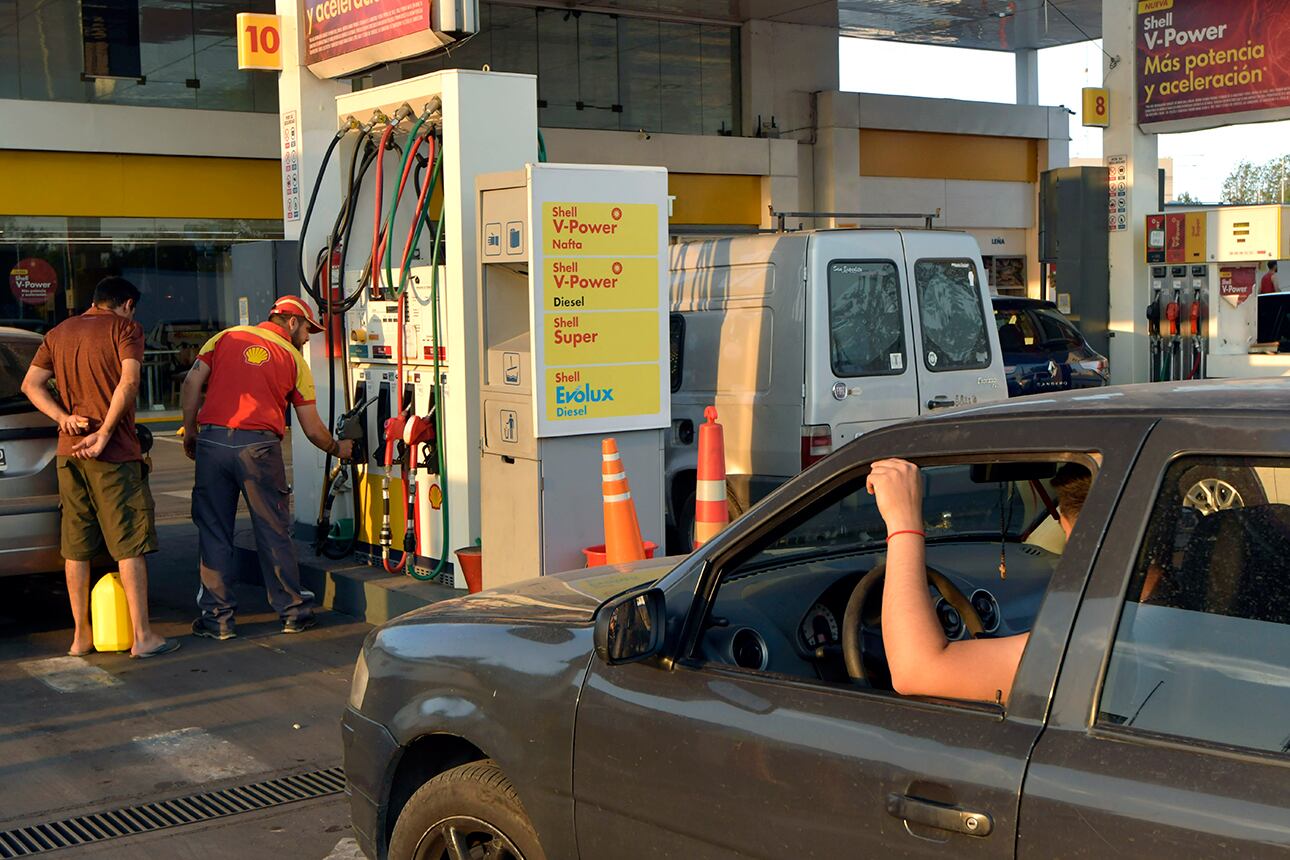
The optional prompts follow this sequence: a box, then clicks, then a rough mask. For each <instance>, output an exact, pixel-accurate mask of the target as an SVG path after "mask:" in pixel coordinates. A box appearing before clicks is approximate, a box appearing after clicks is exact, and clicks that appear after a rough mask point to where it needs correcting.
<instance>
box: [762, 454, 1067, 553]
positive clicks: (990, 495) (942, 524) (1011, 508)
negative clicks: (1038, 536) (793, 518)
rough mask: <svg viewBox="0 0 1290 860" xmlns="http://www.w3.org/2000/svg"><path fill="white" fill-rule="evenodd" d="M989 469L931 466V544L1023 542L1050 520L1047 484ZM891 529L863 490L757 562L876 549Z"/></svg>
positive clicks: (792, 532) (926, 494)
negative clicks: (999, 475) (1010, 477)
mask: <svg viewBox="0 0 1290 860" xmlns="http://www.w3.org/2000/svg"><path fill="white" fill-rule="evenodd" d="M991 468H992V467H989V466H984V465H967V464H956V465H952V466H928V467H926V468H923V469H922V470H921V474H922V476H923V499H924V509H923V514H924V520H925V522H924V528H925V529H926V532H927V540H928V542H929V543H931V542H940V541H947V540H989V541H997V540H999V537H1000V535H1001V534H1002V535H1004V536H1005V537H1006V540H1009V541H1020V540H1022V539H1024V538H1025V537H1026V536H1027V535H1028V534H1029V533H1030V532H1031V531H1032V530H1033V529H1034V527H1035V526H1036V525H1037V524H1038V523H1039V522H1040V521H1042V519H1043V518H1044V517H1046V516H1048V507H1047V505H1046V504H1045V502H1044V499H1043V495H1041V493H1042V494H1044V495H1047V496H1048V497H1049V498H1050V499H1051V498H1052V497H1053V493H1052V491H1051V490H1050V489H1049V488H1048V486H1047V481H1046V480H1038V481H1032V480H1029V479H1022V480H991V478H993V477H995V476H994V475H992V474H991V473H990V471H989V469H991ZM886 536H887V526H886V523H884V522H883V519H882V515H881V514H880V513H879V512H878V506H877V504H875V502H874V499H873V496H871V495H869V493H868V492H867V491H865V490H864V489H861V490H860V491H858V492H852V493H851V494H849V495H847V496H844V497H843V498H841V499H840V500H839V501H838V502H836V503H835V504H831V505H827V506H826V507H824V508H823V509H822V510H820V511H819V512H818V513H816V514H815V515H813V516H811V517H809V518H808V519H806V520H805V521H802V522H799V523H797V524H796V525H794V526H792V527H791V528H790V529H789V530H788V531H787V532H786V533H784V534H783V535H782V536H781V537H780V538H779V539H778V540H775V541H773V542H772V543H770V544H769V545H768V546H766V548H765V549H764V550H763V551H762V552H761V553H759V555H758V556H757V557H754V558H751V559H749V561H748V564H749V565H755V564H757V562H758V561H760V560H766V561H770V560H774V561H776V562H782V561H783V560H784V558H785V557H786V556H792V555H796V554H798V553H805V554H819V553H834V552H838V551H852V550H856V549H863V548H866V547H877V546H881V545H882V544H883V543H884V540H885V538H886Z"/></svg>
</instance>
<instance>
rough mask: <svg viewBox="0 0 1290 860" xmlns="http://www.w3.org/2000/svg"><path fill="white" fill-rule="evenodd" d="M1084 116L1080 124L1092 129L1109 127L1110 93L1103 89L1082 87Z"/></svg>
mask: <svg viewBox="0 0 1290 860" xmlns="http://www.w3.org/2000/svg"><path fill="white" fill-rule="evenodd" d="M1083 95H1084V115H1083V116H1082V117H1081V124H1082V125H1086V126H1092V127H1094V128H1107V127H1109V126H1110V125H1111V112H1110V110H1109V108H1110V102H1111V92H1110V90H1107V89H1105V88H1104V87H1084V90H1083Z"/></svg>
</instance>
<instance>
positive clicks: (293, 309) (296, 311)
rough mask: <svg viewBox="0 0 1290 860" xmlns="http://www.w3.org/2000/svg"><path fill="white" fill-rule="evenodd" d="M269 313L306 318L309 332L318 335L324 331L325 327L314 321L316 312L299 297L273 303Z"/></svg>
mask: <svg viewBox="0 0 1290 860" xmlns="http://www.w3.org/2000/svg"><path fill="white" fill-rule="evenodd" d="M269 313H270V314H289V315H291V316H296V317H304V318H305V322H306V323H308V324H309V331H311V332H314V333H317V332H320V331H322V330H323V327H322V326H320V325H319V324H318V323H317V322H316V321H315V320H314V312H313V311H312V310H311V309H310V308H309V304H308V303H307V302H306V301H305V300H304V299H302V298H300V297H299V296H283V297H282V298H280V299H278V300H277V301H276V302H274V303H273V307H271V308H269Z"/></svg>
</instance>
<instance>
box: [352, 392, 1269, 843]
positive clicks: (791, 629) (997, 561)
mask: <svg viewBox="0 0 1290 860" xmlns="http://www.w3.org/2000/svg"><path fill="white" fill-rule="evenodd" d="M893 456H899V457H904V458H908V459H910V460H913V461H914V462H916V463H918V464H919V465H920V467H921V470H922V472H921V473H922V476H923V481H924V519H925V530H926V533H927V541H926V546H927V563H928V565H929V566H930V567H931V568H935V569H936V570H937V571H940V572H941V573H942V574H944V577H945V578H946V580H947V582H948V584H946V585H942V586H941V587H940V591H941V592H942V593H937V592H936V591H935V590H934V591H933V595H934V597H935V599H936V600H937V615H938V617H939V619H940V622H941V625H942V627H943V629H944V632H945V634H946V636H947V637H949V638H951V639H958V638H963V637H966V636H972V635H976V636H1006V635H1012V634H1017V633H1022V632H1029V633H1030V636H1029V639H1028V644H1027V645H1026V646H1025V652H1024V655H1023V657H1022V659H1021V663H1020V667H1019V669H1018V671H1017V674H1016V678H1015V681H1014V683H1013V686H1012V689H1011V694H1010V696H1007V697H1006V699H1005V697H1003V696H1000V697H999V700H998V701H995V702H968V701H958V700H945V699H932V698H926V697H917V696H902V695H899V694H897V693H895V692H894V691H893V690H892V689H891V683H890V680H889V676H888V673H887V669H886V661H885V657H884V652H883V639H882V622H883V619H882V602H881V600H880V599H878V598H877V596H876V593H877V591H878V589H875V588H871V587H868V586H872V585H873V580H872V577H871V576H869V574H870V573H871V572H872V571H873V570H874V568H875V567H876V566H877V565H878V564H879V563H880V562H881V561H882V560H883V558H884V553H885V544H884V537H885V525H884V523H883V521H882V519H881V517H879V515H878V513H877V511H876V509H875V506H874V502H873V497H872V496H869V495H868V494H867V492H866V491H865V488H864V487H865V476H866V474H867V471H868V467H869V464H870V463H871V462H873V461H874V460H876V459H880V458H886V457H893ZM1070 462H1074V463H1079V464H1082V465H1083V466H1084V467H1085V468H1087V469H1088V470H1090V472H1091V473H1092V475H1093V480H1092V487H1091V491H1090V493H1089V495H1088V498H1087V501H1086V502H1085V503H1084V506H1083V511H1082V513H1080V514H1079V516H1078V520H1077V522H1076V524H1075V527H1074V531H1073V533H1072V535H1071V538H1070V541H1069V543H1067V542H1066V540H1065V538H1064V535H1063V532H1062V531H1061V529H1060V528H1058V527H1057V523H1056V521H1055V515H1056V510H1055V506H1054V504H1053V499H1054V498H1056V496H1055V494H1054V492H1053V487H1052V484H1051V481H1050V479H1051V478H1052V476H1053V475H1054V474H1055V472H1056V470H1057V468H1058V466H1059V465H1061V464H1064V463H1070ZM592 477H593V478H594V476H592ZM485 551H487V548H485ZM866 583H868V586H866ZM929 587H930V586H929ZM848 622H849V623H848ZM849 667H854V668H849ZM1005 701H1006V704H1005ZM1287 715H1290V380H1283V379H1278V380H1255V381H1246V382H1215V381H1205V382H1196V383H1182V384H1177V385H1171V386H1168V387H1167V388H1166V387H1164V386H1126V387H1121V388H1115V389H1108V390H1107V391H1105V392H1101V393H1099V394H1098V395H1097V396H1096V397H1090V396H1089V395H1088V394H1087V393H1085V392H1067V393H1063V394H1057V395H1054V396H1053V397H1051V398H1043V402H1034V401H1029V402H1028V401H1027V400H1026V399H1021V400H1013V401H1008V402H1005V403H999V404H993V405H990V406H984V407H978V408H971V409H965V410H960V411H958V412H956V413H952V414H944V415H940V416H937V417H933V418H930V419H925V420H922V421H917V422H910V423H906V424H902V425H897V426H894V427H890V428H886V429H883V430H877V431H874V432H872V433H868V434H865V435H864V436H862V437H860V438H859V439H857V440H856V441H854V442H852V443H850V444H848V445H846V446H845V447H843V448H842V449H841V450H839V451H838V452H836V453H834V454H833V455H831V456H829V457H828V458H826V459H825V460H823V461H821V462H820V463H818V464H816V465H815V466H813V467H811V468H809V469H808V470H806V471H805V472H803V473H802V474H801V475H799V476H798V477H796V478H794V479H793V480H791V481H789V482H788V483H786V484H784V485H783V486H781V487H780V488H778V489H777V490H775V491H774V492H773V493H771V494H770V495H769V496H768V497H767V498H766V499H765V500H764V501H762V502H761V503H760V504H758V505H757V506H755V507H754V508H753V509H752V510H751V511H749V512H748V513H747V514H746V515H745V516H744V517H742V518H740V519H739V520H738V521H737V522H735V523H734V524H732V525H731V526H730V527H729V528H728V529H727V530H726V531H725V532H723V533H722V534H721V535H719V536H718V537H717V538H716V539H714V540H713V541H711V542H710V543H708V544H707V545H705V546H704V547H703V548H702V549H700V550H699V551H697V552H695V553H694V554H693V555H691V556H688V557H685V558H681V559H676V558H672V559H666V560H662V561H654V562H642V563H639V564H636V565H634V566H623V567H610V568H598V569H592V570H586V571H577V572H572V573H565V574H560V575H555V576H548V577H545V578H541V579H536V580H530V581H528V582H524V583H519V584H516V585H514V586H511V587H508V588H504V589H499V590H495V591H490V592H484V593H481V594H477V595H473V596H470V597H464V598H459V599H454V600H450V601H447V602H444V603H439V604H436V605H433V606H430V607H427V608H425V609H422V610H418V611H416V612H413V613H411V614H408V615H406V616H403V617H401V618H399V619H396V620H394V621H392V622H390V623H389V624H386V625H385V626H383V627H381V628H379V629H377V630H375V631H373V632H372V633H371V634H370V635H369V637H368V639H367V641H366V643H365V647H364V650H363V653H362V656H361V657H360V659H359V662H358V665H357V668H356V671H355V675H354V681H353V686H352V690H351V696H350V705H349V707H348V709H347V710H346V712H345V715H344V720H343V733H344V746H345V772H346V776H347V778H348V780H349V791H350V797H351V804H352V815H353V825H354V830H355V833H356V835H357V837H358V839H359V842H360V844H361V846H362V848H363V850H364V851H366V852H367V853H368V855H369V856H372V857H387V856H388V857H394V858H399V860H402V859H403V858H409V857H418V858H422V857H431V858H439V857H454V858H456V857H466V856H472V857H473V856H488V857H523V858H527V860H536V858H552V859H553V860H554V858H559V860H565V859H566V858H576V857H582V858H622V857H640V858H655V857H684V858H687V860H689V858H734V857H755V858H784V857H804V856H809V857H815V858H855V857H894V856H902V857H932V858H951V857H953V858H958V857H971V858H1012V857H1018V858H1045V860H1047V858H1063V857H1107V856H1113V855H1114V856H1131V857H1134V858H1168V860H1176V858H1179V857H1219V856H1224V857H1226V856H1237V855H1239V856H1241V857H1274V856H1275V857H1284V856H1286V852H1287V850H1290V717H1288V716H1287ZM477 852H479V853H477ZM483 852H486V853H483Z"/></svg>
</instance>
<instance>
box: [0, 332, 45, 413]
mask: <svg viewBox="0 0 1290 860" xmlns="http://www.w3.org/2000/svg"><path fill="white" fill-rule="evenodd" d="M39 347H40V342H39V341H35V340H26V339H23V340H18V339H17V338H11V339H10V338H6V339H3V340H0V411H5V412H13V411H15V410H24V409H27V408H30V406H31V404H30V403H29V402H28V401H27V398H26V396H25V395H24V394H23V393H22V379H23V377H24V376H26V375H27V368H28V367H30V366H31V360H32V359H33V358H34V357H35V356H36V350H37V349H38V348H39Z"/></svg>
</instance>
